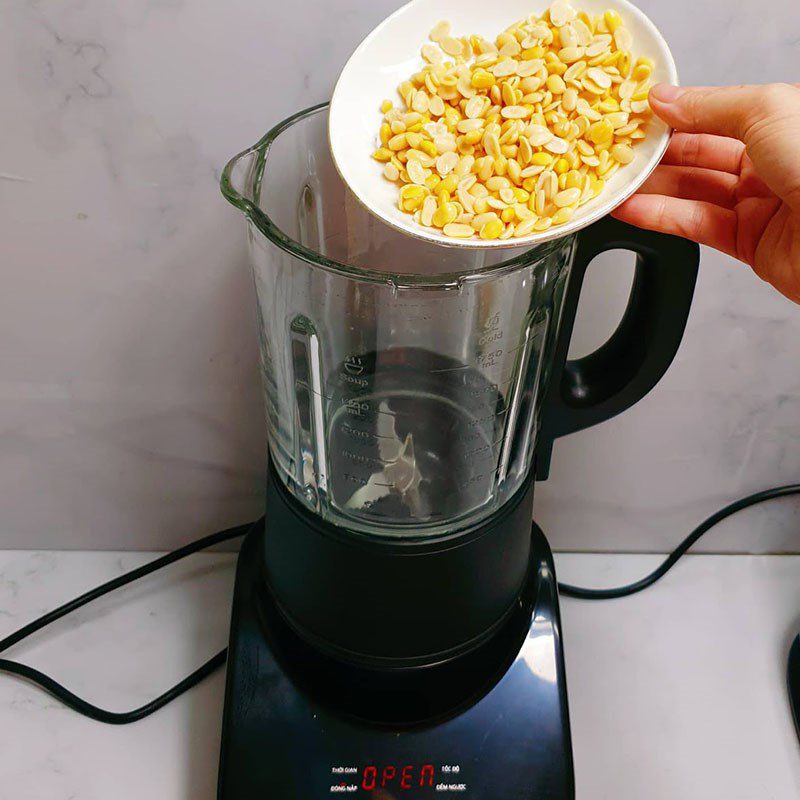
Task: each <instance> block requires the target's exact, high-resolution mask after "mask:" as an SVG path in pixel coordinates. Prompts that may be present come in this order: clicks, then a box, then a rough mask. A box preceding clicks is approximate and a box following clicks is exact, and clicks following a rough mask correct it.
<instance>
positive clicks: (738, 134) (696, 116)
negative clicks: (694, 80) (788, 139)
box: [650, 83, 797, 143]
mask: <svg viewBox="0 0 800 800" xmlns="http://www.w3.org/2000/svg"><path fill="white" fill-rule="evenodd" d="M796 93H797V89H796V88H794V87H793V86H789V85H788V84H769V85H767V86H708V87H680V86H670V85H669V84H664V83H662V84H658V85H657V86H654V87H653V88H652V89H651V90H650V105H651V106H652V108H653V111H655V112H656V114H658V116H659V117H661V119H663V120H664V121H665V122H666V123H668V124H669V125H672V127H673V128H675V129H676V130H678V131H683V132H684V133H711V134H715V135H717V136H729V137H732V138H734V139H740V140H742V141H744V142H745V143H746V141H747V133H748V131H749V130H750V128H751V127H752V126H753V124H754V123H755V122H756V121H758V120H759V119H763V118H764V117H766V116H768V115H769V114H771V113H774V112H779V111H780V109H781V108H783V109H784V110H785V109H786V105H787V104H788V103H789V98H788V95H789V94H791V95H793V96H794V95H795V94H796Z"/></svg>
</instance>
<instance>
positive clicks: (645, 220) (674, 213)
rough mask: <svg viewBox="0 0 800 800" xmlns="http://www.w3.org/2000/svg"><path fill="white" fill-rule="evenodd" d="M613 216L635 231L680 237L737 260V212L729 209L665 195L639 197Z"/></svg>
mask: <svg viewBox="0 0 800 800" xmlns="http://www.w3.org/2000/svg"><path fill="white" fill-rule="evenodd" d="M614 216H615V217H616V218H617V219H620V220H622V221H623V222H628V223H630V224H631V225H636V227H638V228H647V229H648V230H651V231H660V232H661V233H671V234H675V235H676V236H683V237H684V238H686V239H691V240H692V241H695V242H698V243H699V244H706V245H708V246H709V247H713V248H714V249H715V250H720V251H722V252H723V253H727V254H728V255H730V256H734V257H736V212H734V211H731V210H730V209H729V208H722V207H720V206H716V205H714V204H713V203H704V202H701V201H697V200H684V199H682V198H676V197H667V196H666V195H659V194H639V195H634V196H633V197H631V198H630V199H629V200H627V201H626V202H625V203H623V204H622V205H621V206H619V208H617V209H616V210H615V211H614Z"/></svg>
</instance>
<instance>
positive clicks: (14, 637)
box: [0, 520, 261, 725]
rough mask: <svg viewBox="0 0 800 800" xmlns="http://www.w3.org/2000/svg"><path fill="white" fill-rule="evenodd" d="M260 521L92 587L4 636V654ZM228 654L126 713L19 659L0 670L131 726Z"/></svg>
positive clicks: (0, 645)
mask: <svg viewBox="0 0 800 800" xmlns="http://www.w3.org/2000/svg"><path fill="white" fill-rule="evenodd" d="M260 522H261V520H257V521H256V522H249V523H247V524H246V525H238V526H237V527H235V528H228V529H227V530H224V531H219V532H218V533H212V534H211V535H210V536H204V537H203V538H202V539H198V540H197V541H195V542H191V543H190V544H187V545H185V546H184V547H179V548H178V549H177V550H173V552H171V553H167V555H165V556H161V557H160V558H157V559H156V560H155V561H151V562H150V563H149V564H145V565H143V566H141V567H137V568H136V569H133V570H131V571H130V572H126V573H125V574H124V575H120V576H119V577H118V578H114V579H113V580H110V581H107V582H106V583H104V584H102V585H101V586H97V587H96V588H94V589H91V590H90V591H88V592H86V593H85V594H82V595H81V596H80V597H76V598H75V599H74V600H70V602H69V603H64V605H63V606H59V607H58V608H56V609H55V610H53V611H50V612H48V613H47V614H44V615H42V616H41V617H39V619H36V620H34V621H33V622H30V623H28V624H27V625H25V626H24V627H22V628H20V629H19V630H18V631H15V632H14V633H12V634H11V635H10V636H6V638H5V639H0V653H2V652H4V651H6V650H8V648H9V647H12V646H13V645H15V644H17V643H18V642H21V641H22V640H23V639H27V638H28V637H29V636H31V635H32V634H34V633H36V631H40V630H41V629H42V628H45V627H47V626H48V625H49V624H50V623H51V622H55V621H56V620H58V619H61V618H62V617H65V616H66V615H67V614H69V613H70V612H72V611H75V610H77V609H79V608H81V607H82V606H85V605H86V604H87V603H91V602H92V600H97V598H98V597H102V596H103V595H106V594H108V593H109V592H113V591H114V589H119V588H120V587H121V586H126V585H127V584H129V583H132V582H133V581H135V580H138V579H139V578H144V577H145V575H150V574H151V573H152V572H155V571H156V570H159V569H161V568H162V567H166V566H168V565H170V564H174V563H175V562H176V561H180V560H181V559H183V558H186V556H190V555H192V554H193V553H197V552H199V551H200V550H205V549H207V548H209V547H213V546H214V545H215V544H220V543H221V542H227V541H229V540H230V539H235V538H237V537H238V536H244V535H245V534H247V533H249V532H250V531H251V530H252V529H253V528H254V527H255V526H256V525H258V524H259V523H260ZM226 656H227V650H221V651H220V652H219V653H217V654H216V655H215V656H214V657H213V658H210V659H209V660H208V661H206V663H205V664H203V666H202V667H200V668H199V669H196V670H195V671H194V672H193V673H192V674H191V675H189V676H188V677H186V678H184V679H183V680H182V681H181V682H180V683H178V684H176V685H175V686H173V687H172V688H171V689H169V690H167V691H166V692H164V694H162V695H160V696H159V697H156V698H155V700H151V701H150V702H149V703H145V705H143V706H141V708H135V709H133V711H123V712H115V711H106V709H104V708H99V707H98V706H96V705H93V704H92V703H89V702H87V701H86V700H83V699H82V698H80V697H78V696H77V695H75V694H73V693H72V692H71V691H69V689H67V688H66V687H64V686H62V685H61V684H60V683H58V681H55V680H53V678H51V677H50V676H49V675H45V674H44V673H43V672H40V671H39V670H38V669H34V668H33V667H29V666H27V665H26V664H20V663H18V662H17V661H10V660H8V659H6V658H0V672H8V673H11V674H12V675H19V676H20V677H22V678H26V679H27V680H29V681H31V683H35V684H36V685H37V686H39V687H40V688H42V689H44V690H45V691H46V692H48V693H49V694H51V695H52V696H53V697H55V698H56V699H58V700H60V701H61V702H62V703H63V704H64V705H65V706H67V707H68V708H71V709H72V710H73V711H77V712H78V713H79V714H83V716H85V717H90V718H91V719H96V720H97V721H98V722H105V723H108V724H109V725H127V724H128V723H130V722H136V721H137V720H140V719H144V717H149V716H150V714H152V713H153V712H154V711H158V709H159V708H162V707H163V706H165V705H166V704H167V703H170V702H172V701H173V700H174V699H175V698H176V697H180V696H181V695H182V694H183V693H184V692H185V691H187V690H189V689H191V688H192V687H193V686H196V685H197V684H198V683H200V681H202V680H203V678H205V677H206V676H207V675H210V674H211V673H212V672H214V670H216V669H217V668H218V667H221V666H222V665H223V664H224V663H225V658H226Z"/></svg>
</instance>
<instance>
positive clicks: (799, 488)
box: [558, 483, 800, 600]
mask: <svg viewBox="0 0 800 800" xmlns="http://www.w3.org/2000/svg"><path fill="white" fill-rule="evenodd" d="M792 494H800V483H790V484H788V485H787V486H777V487H775V488H774V489H765V490H764V491H763V492H756V493H755V494H751V495H748V496H747V497H743V498H742V499H741V500H735V501H734V502H733V503H730V504H729V505H727V506H725V508H722V509H720V510H719V511H717V512H716V513H714V514H712V515H711V516H710V517H708V519H706V520H704V521H703V522H701V523H700V524H699V525H698V526H697V527H696V528H695V529H694V530H693V531H692V532H691V533H690V534H689V535H688V536H687V537H686V538H685V539H684V540H683V541H682V542H681V543H680V544H679V545H678V546H677V547H676V548H675V549H674V550H673V551H672V552H671V553H670V554H669V556H668V557H667V558H666V560H665V561H664V562H663V563H662V564H661V565H660V566H659V567H657V568H656V569H654V570H653V571H652V572H651V573H650V574H649V575H646V576H645V577H644V578H642V579H641V580H638V581H635V582H634V583H629V584H627V585H626V586H617V587H616V588H614V589H585V588H583V587H582V586H570V584H568V583H559V584H558V591H559V592H560V593H561V594H563V595H564V596H565V597H575V598H577V599H579V600H615V599H617V598H619V597H628V596H630V595H632V594H636V593H637V592H641V591H642V589H647V588H648V587H649V586H652V585H653V584H654V583H655V582H656V581H657V580H659V579H661V578H663V577H664V576H665V575H666V574H667V573H668V572H669V571H670V570H671V569H672V568H673V567H674V566H675V564H676V563H677V562H678V560H679V559H680V558H681V556H683V555H685V554H686V551H687V550H688V549H689V548H690V547H691V546H692V545H693V544H694V543H695V542H696V541H697V540H698V539H699V538H700V537H701V536H702V535H703V534H704V533H707V532H708V531H710V530H711V528H713V527H714V526H715V525H716V524H717V523H719V522H722V520H724V519H727V518H728V517H730V516H731V515H732V514H735V513H736V512H737V511H742V510H744V509H745V508H750V506H754V505H757V504H758V503H763V502H765V501H766V500H774V499H775V498H778V497H787V496H788V495H792Z"/></svg>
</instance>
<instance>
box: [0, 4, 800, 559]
mask: <svg viewBox="0 0 800 800" xmlns="http://www.w3.org/2000/svg"><path fill="white" fill-rule="evenodd" d="M397 5H399V3H398V2H396V1H395V0H372V2H366V0H340V1H339V2H337V3H335V4H332V3H323V2H322V1H321V0H309V2H307V3H305V4H303V6H302V8H300V9H299V10H295V7H293V6H291V5H289V6H287V5H286V4H282V5H279V4H276V3H272V2H267V3H254V2H251V0H232V2H227V3H222V4H221V3H218V2H213V0H193V2H183V1H182V0H149V1H148V2H142V3H102V2H100V1H99V0H82V2H75V3H61V4H56V3H44V2H39V1H38V0H20V1H19V2H16V3H6V4H5V5H4V7H3V23H2V25H0V97H1V98H2V102H3V118H2V134H0V136H2V143H3V146H2V148H0V270H2V276H3V292H2V293H1V294H0V530H2V534H0V544H2V545H3V546H5V547H12V546H13V547H57V548H70V547H109V548H135V547H142V548H153V547H167V546H171V545H175V544H177V543H179V542H181V541H185V540H187V539H189V538H192V537H193V536H195V535H198V534H200V533H203V532H208V531H210V530H212V529H215V528H218V527H222V526H225V525H227V524H232V523H235V522H239V521H242V520H244V519H247V518H250V517H253V516H255V515H257V514H258V513H259V509H260V506H261V498H262V495H261V482H262V473H263V465H264V445H263V425H262V422H261V420H262V411H261V401H260V393H259V387H258V375H257V353H256V338H255V334H254V330H255V314H254V303H253V298H252V292H251V284H250V276H249V274H248V271H247V263H246V259H245V252H244V234H243V226H242V224H241V220H240V219H239V218H238V217H237V215H236V214H235V213H234V212H233V211H232V210H231V209H230V208H229V207H228V206H227V205H226V204H225V203H224V201H223V200H222V198H221V197H220V196H219V192H218V189H217V179H218V175H219V170H220V168H221V166H222V164H224V162H225V161H226V160H227V159H228V158H229V157H230V156H231V155H232V154H233V153H235V152H237V151H238V150H240V149H242V148H243V147H244V146H246V145H248V144H250V143H251V142H253V141H255V140H256V139H257V138H258V137H259V136H260V135H261V134H262V133H263V132H264V131H265V130H266V129H267V128H268V127H269V126H270V125H271V124H273V123H275V122H277V121H278V120H280V119H282V118H283V117H285V116H286V115H288V114H289V113H291V112H293V111H295V110H297V109H298V108H300V107H303V106H307V105H310V104H312V103H315V102H318V101H321V100H324V99H326V98H327V97H328V95H329V92H330V88H331V86H332V83H333V81H334V79H335V77H336V75H337V74H338V70H339V69H340V67H341V65H342V64H343V63H344V61H345V60H346V58H347V55H348V53H349V52H350V51H351V50H352V48H353V47H354V46H355V45H356V44H357V42H358V41H359V40H360V39H361V37H362V36H363V35H364V34H365V33H366V32H367V31H368V30H369V29H370V28H371V27H373V25H374V24H375V23H376V22H378V21H379V20H380V19H381V18H382V17H384V16H385V15H386V14H387V13H388V12H390V11H391V10H392V9H393V8H395V7H396V6H397ZM640 5H641V6H642V7H643V8H644V9H645V10H646V11H647V12H648V13H650V14H651V15H652V17H653V19H654V20H655V21H656V23H657V24H658V25H659V26H660V28H661V29H662V31H663V32H664V34H665V36H666V38H667V40H668V41H669V42H670V43H671V44H672V46H673V48H674V50H675V54H676V58H677V61H678V64H679V68H680V71H681V74H682V78H683V79H684V81H685V82H687V83H690V82H703V83H719V82H740V81H767V80H778V79H792V80H797V76H798V73H800V55H799V52H800V51H799V49H798V48H799V45H798V41H799V40H800V14H798V12H797V6H796V2H795V0H776V2H774V3H772V4H770V6H769V13H768V14H765V13H764V4H763V3H760V2H756V0H736V1H734V2H722V1H721V0H714V2H703V3H697V2H691V1H690V0H674V1H673V2H670V3H662V2H656V0H642V2H641V4H640ZM615 275H616V273H615ZM607 283H611V284H612V285H606V284H607ZM617 283H619V286H617V290H618V292H619V291H621V289H622V282H621V281H617V280H616V278H615V279H613V280H610V281H607V280H603V276H600V277H599V278H598V279H597V280H596V281H595V282H594V283H593V285H595V286H596V287H597V289H598V291H597V292H596V293H593V294H594V296H593V297H592V298H591V300H592V301H591V302H589V303H587V309H586V317H585V319H584V323H585V324H584V325H582V329H583V333H582V338H583V339H584V340H585V339H586V337H587V336H588V333H586V330H585V329H587V328H593V327H603V326H604V327H605V328H610V327H611V320H612V319H613V315H614V308H616V307H617V306H618V305H619V304H618V303H616V305H615V302H614V301H613V298H612V297H611V294H613V289H614V286H615V285H616V284H617ZM588 320H594V321H595V323H594V324H590V323H589V322H588ZM799 341H800V310H798V309H797V308H796V307H793V306H791V305H790V304H789V303H788V301H784V300H783V299H781V298H780V297H778V296H777V295H775V293H774V292H773V291H772V290H771V289H770V288H769V287H767V286H764V285H762V284H761V283H760V282H759V281H758V280H757V279H755V278H754V277H753V276H752V275H750V274H749V273H748V271H747V270H746V269H744V268H742V267H741V266H739V265H738V264H736V263H734V262H733V261H732V260H730V259H728V258H725V257H723V256H719V255H717V254H713V253H710V252H706V253H704V260H703V266H702V275H701V279H700V282H699V286H698V294H697V302H696V304H695V308H694V310H693V313H692V317H691V320H690V325H689V330H688V332H687V336H686V340H685V343H684V346H683V348H682V350H681V353H680V354H679V356H678V359H677V361H676V363H675V365H674V366H673V368H672V370H671V371H670V373H669V374H668V376H667V377H666V379H665V380H664V381H663V382H662V384H661V385H660V386H659V387H658V388H657V389H656V390H655V391H654V392H653V393H652V394H651V395H650V396H649V397H648V398H646V400H645V401H643V402H642V403H641V404H640V405H639V406H637V407H636V408H635V409H633V410H632V411H631V412H629V413H627V414H625V415H624V416H622V417H620V418H619V419H617V420H615V421H613V422H611V423H608V424H607V425H604V426H602V427H600V428H597V429H594V430H590V431H587V432H585V433H582V434H579V435H577V436H575V437H572V438H571V439H569V440H565V441H564V442H562V443H560V444H559V445H558V446H557V447H556V451H555V454H554V461H553V475H552V479H551V480H550V482H549V483H548V484H546V485H544V486H542V487H541V490H540V492H539V496H538V498H537V515H538V517H539V519H540V520H541V521H542V522H543V523H544V524H545V527H546V529H547V531H548V534H549V536H550V538H551V539H552V541H553V542H554V544H555V545H556V546H557V547H562V548H597V549H634V550H636V549H662V548H664V547H667V546H668V545H669V544H671V543H674V542H675V541H676V540H677V539H679V538H680V536H681V535H682V534H683V532H684V531H685V530H686V529H687V528H688V527H689V526H690V525H691V524H693V523H694V522H696V521H698V520H699V519H700V518H702V516H704V515H705V514H706V513H707V512H709V511H712V510H714V509H715V508H716V507H717V506H718V505H720V504H722V503H723V502H724V501H727V500H728V499H730V498H733V497H735V496H738V495H740V494H742V493H745V492H748V491H751V490H755V489H759V488H763V487H765V486H769V485H772V484H778V483H783V482H788V481H791V480H793V479H794V480H796V479H797V478H798V476H800V447H798V428H800V371H798V369H797V364H798V351H799V350H800V347H799V345H798V342H799ZM798 515H800V507H799V506H798V505H797V504H796V503H791V502H789V501H786V502H783V503H779V504H775V505H774V506H772V507H770V508H768V509H762V510H758V511H754V512H752V513H751V514H750V515H748V516H746V517H745V518H743V519H742V520H737V521H735V522H731V524H730V525H729V526H728V527H727V529H726V531H725V532H724V533H722V532H721V533H720V534H719V535H718V536H716V537H715V538H714V539H713V540H709V543H708V546H709V547H711V548H715V549H736V548H737V547H738V548H743V549H749V548H754V549H761V548H765V549H795V550H799V549H800V538H798V536H797V520H798ZM755 530H757V531H758V534H757V536H756V535H755V534H754V531H755Z"/></svg>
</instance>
